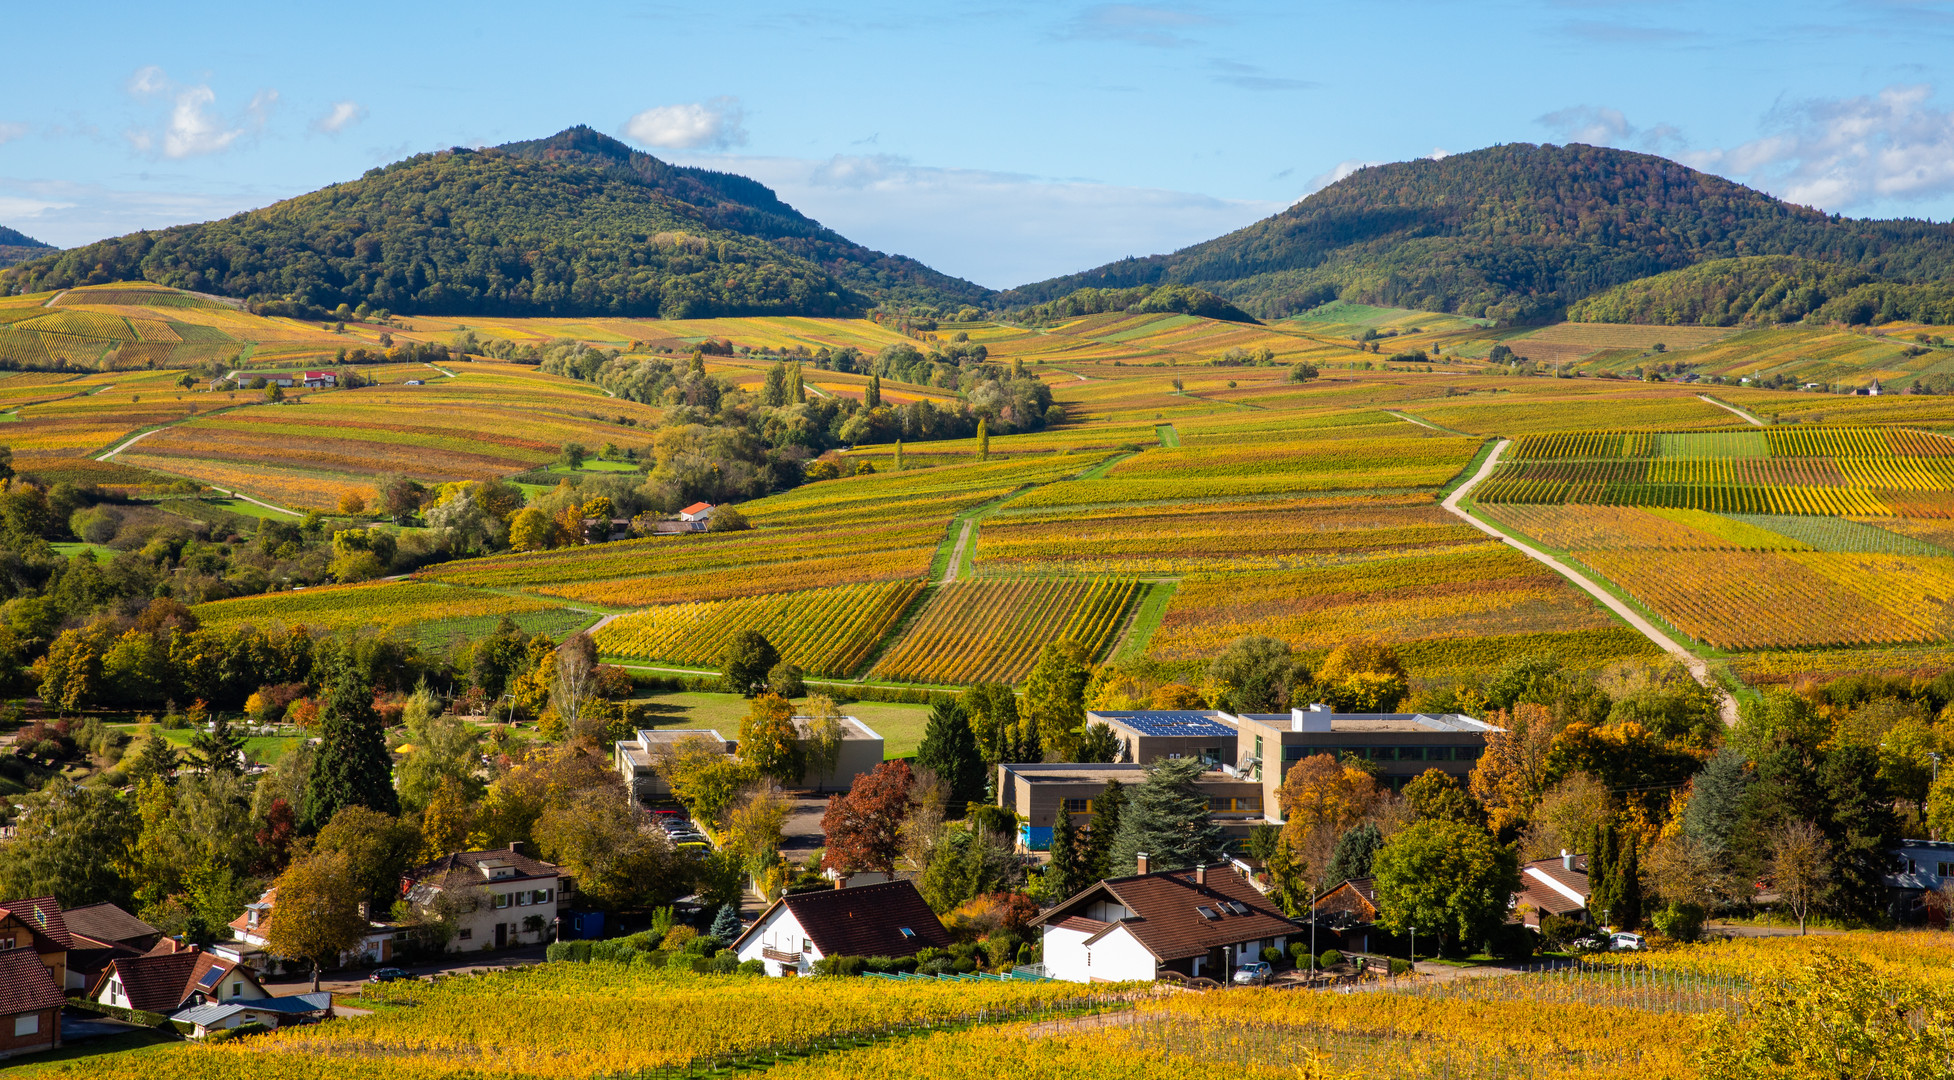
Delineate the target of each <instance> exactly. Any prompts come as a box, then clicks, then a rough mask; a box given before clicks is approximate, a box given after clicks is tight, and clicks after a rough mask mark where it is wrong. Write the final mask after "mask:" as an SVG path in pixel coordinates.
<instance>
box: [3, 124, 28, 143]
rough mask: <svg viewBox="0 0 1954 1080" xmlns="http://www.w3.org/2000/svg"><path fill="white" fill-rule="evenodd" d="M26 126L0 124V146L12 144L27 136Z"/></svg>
mask: <svg viewBox="0 0 1954 1080" xmlns="http://www.w3.org/2000/svg"><path fill="white" fill-rule="evenodd" d="M27 131H28V128H27V125H26V124H0V145H4V144H6V143H10V142H13V141H14V140H15V139H18V138H20V137H22V136H24V135H26V134H27Z"/></svg>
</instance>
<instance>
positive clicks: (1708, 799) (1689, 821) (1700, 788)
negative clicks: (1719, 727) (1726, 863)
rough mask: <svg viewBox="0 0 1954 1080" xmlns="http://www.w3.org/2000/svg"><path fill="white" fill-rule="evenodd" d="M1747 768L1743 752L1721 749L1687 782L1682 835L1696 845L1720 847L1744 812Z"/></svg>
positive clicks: (1727, 841) (1747, 780)
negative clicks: (1688, 783)
mask: <svg viewBox="0 0 1954 1080" xmlns="http://www.w3.org/2000/svg"><path fill="white" fill-rule="evenodd" d="M1749 786H1750V771H1749V767H1748V763H1746V762H1745V761H1744V755H1742V754H1740V753H1738V752H1737V751H1735V750H1731V749H1727V748H1726V749H1724V750H1722V751H1720V752H1719V753H1718V754H1717V756H1716V757H1713V758H1711V759H1710V761H1709V764H1707V765H1705V766H1703V770H1702V771H1701V772H1699V773H1697V774H1696V777H1695V778H1694V779H1693V780H1692V781H1691V782H1690V786H1689V802H1688V803H1687V804H1686V805H1685V806H1684V807H1683V835H1685V836H1687V837H1689V838H1690V839H1692V840H1694V841H1696V842H1697V843H1699V844H1706V845H1708V846H1710V847H1713V848H1717V849H1723V848H1726V847H1728V846H1729V845H1730V834H1731V833H1732V832H1733V831H1734V830H1735V829H1736V827H1737V820H1738V818H1739V817H1741V816H1742V814H1743V804H1744V791H1745V789H1747V788H1748V787H1749Z"/></svg>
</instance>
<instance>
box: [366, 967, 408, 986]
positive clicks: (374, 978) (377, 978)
mask: <svg viewBox="0 0 1954 1080" xmlns="http://www.w3.org/2000/svg"><path fill="white" fill-rule="evenodd" d="M412 977H413V976H411V975H408V974H407V973H406V972H404V971H402V970H400V969H399V968H396V967H385V968H375V969H373V974H371V975H368V976H367V977H366V981H367V982H371V983H390V982H398V981H399V980H401V979H408V978H412Z"/></svg>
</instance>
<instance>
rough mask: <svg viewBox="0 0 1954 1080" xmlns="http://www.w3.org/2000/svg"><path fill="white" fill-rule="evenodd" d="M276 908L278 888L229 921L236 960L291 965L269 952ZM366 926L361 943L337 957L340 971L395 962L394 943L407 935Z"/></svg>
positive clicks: (374, 924) (391, 927)
mask: <svg viewBox="0 0 1954 1080" xmlns="http://www.w3.org/2000/svg"><path fill="white" fill-rule="evenodd" d="M277 906H278V886H276V885H273V886H272V887H271V888H269V889H266V890H265V891H264V892H263V893H261V894H259V896H258V899H257V900H255V901H253V902H252V903H249V904H246V905H244V913H243V914H241V915H239V916H238V917H237V918H235V919H232V920H231V922H230V927H231V938H232V940H233V941H234V942H235V943H236V945H235V948H236V950H237V955H238V956H239V957H243V956H246V955H252V954H259V957H260V959H264V960H266V961H267V962H271V961H280V962H285V963H293V961H291V960H290V958H287V957H280V956H278V955H277V954H276V953H273V952H272V951H271V916H272V911H273V909H275V908H276V907H277ZM366 925H367V933H366V936H365V937H364V938H361V939H360V943H359V944H358V945H355V946H353V947H352V948H351V949H348V950H346V951H345V952H343V953H341V954H339V966H340V967H353V966H354V965H356V964H385V963H387V962H389V961H391V960H392V959H393V958H394V944H395V942H397V941H399V940H401V939H402V938H404V937H406V935H407V931H405V930H402V929H400V928H399V927H397V926H395V925H394V924H393V923H390V922H375V921H372V920H368V922H367V924H366ZM300 966H303V965H300ZM268 970H269V969H268Z"/></svg>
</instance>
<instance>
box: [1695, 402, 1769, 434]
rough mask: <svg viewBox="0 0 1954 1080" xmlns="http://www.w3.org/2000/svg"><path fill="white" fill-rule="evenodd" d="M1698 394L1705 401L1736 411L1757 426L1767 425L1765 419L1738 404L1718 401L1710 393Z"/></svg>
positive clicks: (1720, 407) (1747, 421)
mask: <svg viewBox="0 0 1954 1080" xmlns="http://www.w3.org/2000/svg"><path fill="white" fill-rule="evenodd" d="M1696 396H1697V397H1698V398H1699V399H1701V400H1703V401H1707V402H1709V403H1710V404H1712V405H1715V406H1716V407H1717V408H1719V409H1728V410H1730V411H1731V412H1733V413H1736V414H1737V415H1738V416H1740V417H1743V419H1744V421H1745V422H1746V423H1749V424H1753V425H1755V426H1757V427H1765V426H1766V425H1765V423H1764V421H1762V420H1759V419H1758V418H1757V417H1755V416H1752V415H1751V414H1749V413H1747V412H1745V411H1744V410H1742V409H1739V408H1738V407H1737V406H1735V405H1732V404H1730V403H1729V402H1727V401H1718V400H1717V399H1716V398H1713V397H1711V396H1710V395H1708V394H1698V395H1696Z"/></svg>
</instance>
